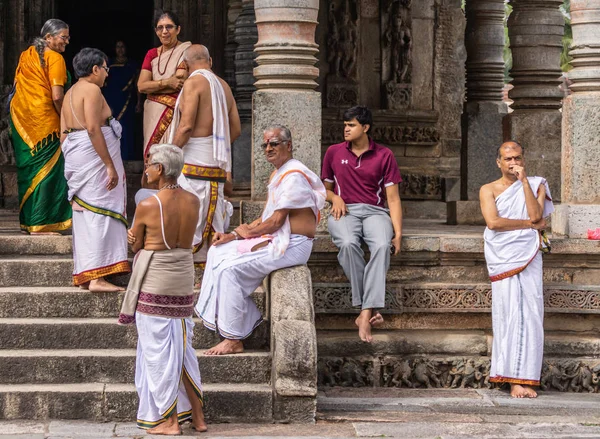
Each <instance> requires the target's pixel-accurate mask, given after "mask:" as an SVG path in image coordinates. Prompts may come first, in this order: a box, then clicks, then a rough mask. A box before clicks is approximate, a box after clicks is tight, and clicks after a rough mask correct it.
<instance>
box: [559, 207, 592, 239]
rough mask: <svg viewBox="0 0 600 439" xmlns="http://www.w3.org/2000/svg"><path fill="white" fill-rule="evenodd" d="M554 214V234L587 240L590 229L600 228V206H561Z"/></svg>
mask: <svg viewBox="0 0 600 439" xmlns="http://www.w3.org/2000/svg"><path fill="white" fill-rule="evenodd" d="M554 208H555V210H554V213H553V214H552V234H553V235H561V236H568V237H569V238H584V239H586V238H587V231H588V229H596V228H598V227H600V205H598V204H560V205H557V206H555V207H554Z"/></svg>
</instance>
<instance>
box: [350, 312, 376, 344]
mask: <svg viewBox="0 0 600 439" xmlns="http://www.w3.org/2000/svg"><path fill="white" fill-rule="evenodd" d="M369 320H370V319H369V317H368V316H364V315H363V313H362V312H361V313H360V315H359V316H358V317H357V318H356V320H355V321H354V323H355V324H356V326H358V336H359V337H360V339H361V340H362V341H366V342H367V343H371V342H372V341H373V337H372V336H371V323H369Z"/></svg>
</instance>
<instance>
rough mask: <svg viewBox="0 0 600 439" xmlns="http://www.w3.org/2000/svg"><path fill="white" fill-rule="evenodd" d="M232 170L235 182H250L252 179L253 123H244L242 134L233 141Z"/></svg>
mask: <svg viewBox="0 0 600 439" xmlns="http://www.w3.org/2000/svg"><path fill="white" fill-rule="evenodd" d="M231 155H232V161H233V165H232V172H233V181H234V182H235V183H248V182H250V181H251V178H252V175H251V163H252V124H251V123H247V122H244V123H242V134H240V137H238V138H237V139H236V141H235V142H233V145H232V147H231Z"/></svg>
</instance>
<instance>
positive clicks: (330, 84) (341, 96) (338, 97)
mask: <svg viewBox="0 0 600 439" xmlns="http://www.w3.org/2000/svg"><path fill="white" fill-rule="evenodd" d="M355 105H358V86H357V85H356V83H354V82H348V81H336V80H333V79H332V80H328V81H327V106H328V107H330V108H349V107H353V106H355Z"/></svg>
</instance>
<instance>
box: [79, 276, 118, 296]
mask: <svg viewBox="0 0 600 439" xmlns="http://www.w3.org/2000/svg"><path fill="white" fill-rule="evenodd" d="M88 289H89V290H90V292H92V293H118V292H119V291H125V288H122V287H118V286H116V285H113V284H111V283H110V282H107V281H106V279H104V278H102V277H101V278H100V279H94V280H93V281H91V282H90V286H89V287H88Z"/></svg>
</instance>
